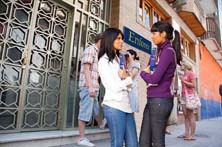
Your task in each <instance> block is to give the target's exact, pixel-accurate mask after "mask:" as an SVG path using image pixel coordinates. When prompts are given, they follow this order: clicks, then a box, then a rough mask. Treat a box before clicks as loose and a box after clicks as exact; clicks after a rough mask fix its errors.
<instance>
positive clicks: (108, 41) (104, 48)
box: [98, 28, 123, 62]
mask: <svg viewBox="0 0 222 147" xmlns="http://www.w3.org/2000/svg"><path fill="white" fill-rule="evenodd" d="M119 34H121V35H122V38H123V33H122V31H121V30H119V29H117V28H108V29H106V30H105V32H104V33H103V37H102V40H101V46H100V50H99V55H98V58H99V59H100V58H101V57H102V56H103V55H104V54H107V56H108V58H109V61H111V62H112V61H113V59H114V58H115V56H116V55H119V51H118V50H117V51H116V52H115V48H114V47H113V42H114V41H115V39H116V38H117V37H118V35H119Z"/></svg>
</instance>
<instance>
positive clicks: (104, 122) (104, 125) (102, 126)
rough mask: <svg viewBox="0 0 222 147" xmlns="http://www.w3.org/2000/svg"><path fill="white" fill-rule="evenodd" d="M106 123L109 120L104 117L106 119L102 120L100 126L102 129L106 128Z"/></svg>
mask: <svg viewBox="0 0 222 147" xmlns="http://www.w3.org/2000/svg"><path fill="white" fill-rule="evenodd" d="M106 124H107V121H106V119H105V118H104V119H103V120H102V124H101V125H100V126H99V128H100V129H105V127H106Z"/></svg>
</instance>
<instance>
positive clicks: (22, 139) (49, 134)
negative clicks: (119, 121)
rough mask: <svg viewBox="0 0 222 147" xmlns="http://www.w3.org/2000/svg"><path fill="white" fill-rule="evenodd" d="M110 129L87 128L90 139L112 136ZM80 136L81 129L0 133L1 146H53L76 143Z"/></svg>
mask: <svg viewBox="0 0 222 147" xmlns="http://www.w3.org/2000/svg"><path fill="white" fill-rule="evenodd" d="M108 131H109V130H108V129H104V130H101V129H87V130H86V131H85V133H86V136H87V138H88V139H89V140H92V141H93V140H101V139H107V138H110V136H109V132H108ZM78 138H79V131H78V130H73V131H40V132H23V133H10V134H0V147H52V146H62V145H68V144H74V143H76V142H77V140H78Z"/></svg>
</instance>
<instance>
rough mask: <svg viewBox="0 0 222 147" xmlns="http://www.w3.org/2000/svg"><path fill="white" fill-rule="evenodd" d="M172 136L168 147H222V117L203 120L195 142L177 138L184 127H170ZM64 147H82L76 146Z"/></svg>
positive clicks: (104, 144)
mask: <svg viewBox="0 0 222 147" xmlns="http://www.w3.org/2000/svg"><path fill="white" fill-rule="evenodd" d="M170 129H171V132H172V134H171V135H166V147H222V117H218V118H214V119H208V120H201V121H198V122H197V131H196V139H197V140H195V141H185V140H183V139H180V138H177V136H178V135H181V134H182V133H183V131H184V125H183V124H182V125H174V126H171V127H170ZM93 143H94V144H95V145H96V147H110V140H109V139H106V140H99V141H94V142H93ZM62 147H80V146H78V145H76V144H71V145H65V146H62Z"/></svg>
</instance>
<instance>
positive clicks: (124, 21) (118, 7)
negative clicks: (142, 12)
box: [111, 0, 197, 134]
mask: <svg viewBox="0 0 222 147" xmlns="http://www.w3.org/2000/svg"><path fill="white" fill-rule="evenodd" d="M156 2H157V6H158V8H160V9H162V10H163V12H164V13H166V15H168V16H169V18H170V20H171V22H172V24H173V26H174V27H175V28H176V29H177V30H178V31H179V32H180V29H181V28H182V29H183V30H184V31H185V32H186V33H187V35H188V36H189V38H191V40H193V42H195V40H196V37H195V35H194V33H193V32H192V31H191V30H190V29H189V28H188V26H187V25H186V24H185V23H184V21H183V20H182V19H181V18H180V17H179V16H178V15H177V13H176V12H175V11H174V10H173V9H172V7H170V6H169V5H168V3H167V2H166V1H162V0H156ZM112 9H113V10H115V11H112V16H111V26H115V27H118V28H120V29H121V30H123V27H124V26H126V27H128V28H130V29H131V30H132V31H134V32H136V33H138V34H139V35H141V36H143V37H144V38H146V39H147V40H149V41H151V32H150V31H149V30H150V28H147V27H145V26H144V25H143V24H141V22H140V20H138V13H139V0H136V1H129V0H121V1H119V0H113V1H112ZM118 13H119V16H117V14H118ZM116 18H119V20H118V19H116ZM129 48H132V49H134V50H136V51H137V53H138V55H139V57H140V63H141V67H142V69H143V68H145V67H146V65H147V63H148V60H149V57H150V55H149V54H148V53H145V52H143V51H141V50H138V49H136V48H134V47H132V46H130V45H128V44H126V43H125V44H124V50H126V49H129ZM196 49H197V48H196ZM138 85H139V102H140V112H139V113H136V114H135V120H136V125H137V131H138V134H139V132H140V127H141V124H142V117H143V110H144V107H145V105H146V102H147V99H146V84H145V82H144V81H143V80H142V79H141V78H140V79H139V84H138ZM175 111H176V109H175ZM175 115H177V113H175Z"/></svg>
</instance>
